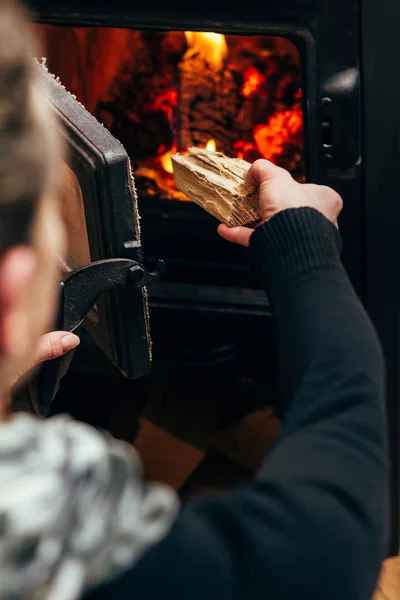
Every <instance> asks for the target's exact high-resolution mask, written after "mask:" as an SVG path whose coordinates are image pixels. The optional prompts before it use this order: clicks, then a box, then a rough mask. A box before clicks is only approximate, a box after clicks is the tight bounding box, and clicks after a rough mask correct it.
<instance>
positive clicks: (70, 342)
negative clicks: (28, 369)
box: [34, 331, 80, 365]
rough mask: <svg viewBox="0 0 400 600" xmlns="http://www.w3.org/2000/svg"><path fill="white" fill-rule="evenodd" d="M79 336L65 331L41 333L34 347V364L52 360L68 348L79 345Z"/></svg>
mask: <svg viewBox="0 0 400 600" xmlns="http://www.w3.org/2000/svg"><path fill="white" fill-rule="evenodd" d="M79 342H80V340H79V338H78V336H77V335H74V334H73V333H67V332H65V331H52V332H51V333H46V334H45V335H42V337H41V338H40V340H39V344H38V346H37V349H36V354H35V357H34V364H35V365H38V364H39V363H41V362H44V361H45V360H52V359H53V358H58V357H59V356H62V355H63V354H65V353H66V352H68V351H69V350H72V349H73V348H76V346H78V345H79Z"/></svg>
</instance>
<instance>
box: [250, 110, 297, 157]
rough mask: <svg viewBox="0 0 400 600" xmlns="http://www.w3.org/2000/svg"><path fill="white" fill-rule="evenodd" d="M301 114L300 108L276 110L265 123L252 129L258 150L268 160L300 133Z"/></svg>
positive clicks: (278, 153) (280, 152) (279, 152)
mask: <svg viewBox="0 0 400 600" xmlns="http://www.w3.org/2000/svg"><path fill="white" fill-rule="evenodd" d="M302 126H303V115H302V111H301V108H292V109H289V110H285V111H283V112H278V113H276V114H274V115H272V117H271V118H270V119H269V121H268V123H267V124H266V125H258V126H257V127H256V128H255V130H254V140H255V142H256V145H257V148H258V151H259V152H260V154H262V155H263V157H264V158H266V159H268V160H273V159H274V157H276V156H279V155H280V154H282V152H283V146H284V144H286V143H288V142H290V141H291V140H292V139H293V138H294V136H296V135H299V134H301V132H302Z"/></svg>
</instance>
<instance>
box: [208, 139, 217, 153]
mask: <svg viewBox="0 0 400 600" xmlns="http://www.w3.org/2000/svg"><path fill="white" fill-rule="evenodd" d="M206 150H208V151H209V152H216V151H217V144H216V143H215V140H209V141H208V142H207V144H206Z"/></svg>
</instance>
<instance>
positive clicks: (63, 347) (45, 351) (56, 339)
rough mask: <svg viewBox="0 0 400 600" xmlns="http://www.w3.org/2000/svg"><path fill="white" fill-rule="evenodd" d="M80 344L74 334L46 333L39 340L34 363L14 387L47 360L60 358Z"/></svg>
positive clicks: (22, 374) (64, 332)
mask: <svg viewBox="0 0 400 600" xmlns="http://www.w3.org/2000/svg"><path fill="white" fill-rule="evenodd" d="M79 343H80V339H79V337H78V336H77V335H75V334H73V333H68V332H67V331H51V332H50V333H45V334H44V335H42V337H41V338H40V339H39V343H38V345H37V347H36V351H35V354H34V356H33V357H32V362H31V363H30V365H29V366H28V367H27V368H26V369H25V370H24V372H23V373H20V375H19V376H18V378H17V379H16V381H15V383H14V384H13V385H16V384H17V383H18V382H21V380H22V379H23V378H24V379H25V378H26V376H27V374H28V373H30V371H32V369H33V368H34V367H36V366H37V365H39V364H40V363H42V362H45V361H46V360H52V359H54V358H59V357H60V356H62V355H63V354H66V353H67V352H69V351H70V350H73V349H74V348H76V347H77V346H79Z"/></svg>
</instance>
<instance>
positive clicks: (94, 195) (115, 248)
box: [38, 65, 151, 378]
mask: <svg viewBox="0 0 400 600" xmlns="http://www.w3.org/2000/svg"><path fill="white" fill-rule="evenodd" d="M38 68H39V70H40V73H41V77H43V78H44V80H45V82H46V84H47V89H48V90H49V94H48V96H47V98H45V99H44V101H49V102H50V104H51V106H52V107H53V109H54V110H55V112H56V114H57V117H58V120H59V123H60V131H61V134H62V136H63V137H64V139H65V141H66V144H67V147H68V153H67V156H66V159H65V162H66V164H64V165H62V168H63V170H64V174H65V177H64V185H63V190H62V212H63V218H64V222H65V225H66V229H67V236H68V242H69V250H68V254H69V255H68V258H67V264H66V265H65V267H66V269H67V270H68V269H73V268H76V267H79V266H83V265H84V264H87V263H88V262H93V261H97V260H102V259H111V258H130V259H133V260H137V261H139V262H142V261H143V255H142V247H141V242H140V226H139V213H138V206H137V195H136V190H135V184H134V179H133V176H132V171H131V166H130V162H129V157H128V155H127V153H126V152H125V149H124V148H123V146H122V145H121V143H120V142H118V141H117V140H116V139H115V138H114V137H113V136H112V135H111V134H110V133H109V132H108V131H107V130H106V129H105V128H104V127H103V125H101V124H100V123H99V122H98V121H97V120H96V119H95V118H94V117H93V116H92V115H91V114H89V113H88V112H87V111H86V110H85V108H84V107H83V106H82V105H81V104H80V103H79V102H78V101H77V100H76V99H75V98H74V97H73V96H72V95H71V94H69V93H68V92H67V90H66V89H65V88H64V87H63V86H62V85H61V83H60V82H59V81H57V80H56V79H55V78H54V77H53V76H52V75H50V73H48V71H47V69H46V67H45V66H44V65H41V66H39V67H38ZM82 293H84V290H82ZM84 327H85V329H86V330H87V332H88V333H89V335H90V336H91V337H92V338H93V340H94V341H95V342H96V343H97V344H98V345H99V346H100V348H101V349H102V350H103V352H104V353H105V354H106V355H107V356H108V358H109V359H110V360H111V361H112V362H113V363H114V365H115V366H116V367H118V369H119V370H120V371H121V372H122V373H123V374H124V375H125V376H126V377H129V378H136V377H140V376H143V375H147V374H148V373H149V371H150V364H151V350H150V348H151V342H150V330H149V316H148V307H147V293H146V290H145V289H136V288H134V287H133V286H129V285H126V286H121V287H119V288H116V289H115V290H113V291H111V292H109V293H107V294H105V295H104V297H102V298H100V299H99V301H98V302H97V304H96V306H95V307H94V308H93V310H92V311H91V312H90V313H89V314H88V316H87V318H86V320H85V323H84Z"/></svg>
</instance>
